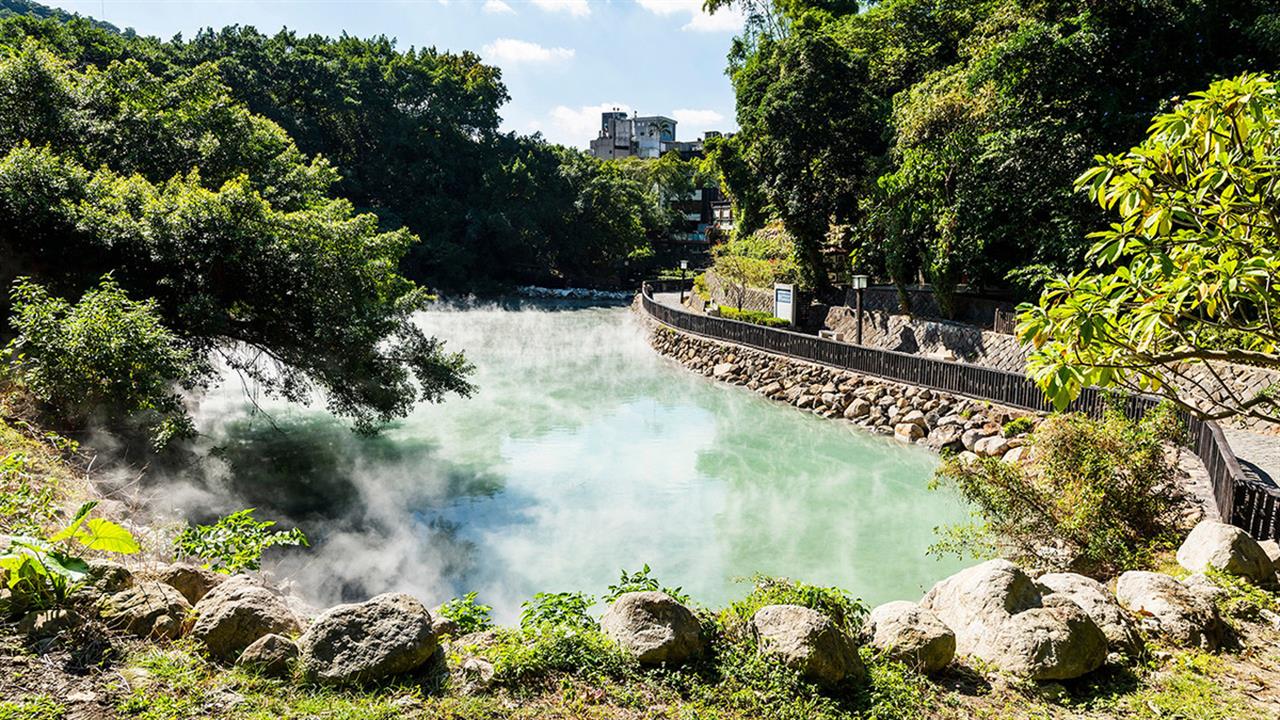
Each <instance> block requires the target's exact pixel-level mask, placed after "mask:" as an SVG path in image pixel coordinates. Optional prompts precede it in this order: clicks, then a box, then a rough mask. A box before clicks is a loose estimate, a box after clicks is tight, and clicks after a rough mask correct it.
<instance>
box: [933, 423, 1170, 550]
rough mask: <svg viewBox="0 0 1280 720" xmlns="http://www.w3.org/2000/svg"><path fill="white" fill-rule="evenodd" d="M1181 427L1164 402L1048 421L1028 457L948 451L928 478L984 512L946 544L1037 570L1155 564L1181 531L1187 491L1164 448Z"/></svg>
mask: <svg viewBox="0 0 1280 720" xmlns="http://www.w3.org/2000/svg"><path fill="white" fill-rule="evenodd" d="M1178 434H1179V428H1178V427H1177V423H1176V420H1175V417H1174V415H1173V413H1172V412H1171V411H1170V409H1169V408H1167V407H1166V408H1160V409H1158V410H1156V411H1154V412H1151V413H1148V414H1147V416H1146V418H1144V419H1143V420H1142V421H1141V422H1138V423H1135V422H1133V421H1131V420H1129V419H1127V418H1126V417H1124V415H1122V414H1120V413H1119V412H1118V411H1116V410H1114V409H1113V410H1109V411H1107V412H1106V413H1105V415H1104V417H1103V418H1102V419H1100V420H1091V419H1089V418H1087V417H1084V416H1082V415H1075V414H1071V415H1059V416H1055V417H1052V418H1050V419H1048V420H1046V421H1045V422H1043V423H1041V425H1040V426H1039V428H1037V430H1036V431H1035V433H1034V434H1033V435H1032V437H1031V441H1030V442H1031V443H1032V444H1033V446H1034V448H1035V452H1034V453H1033V459H1032V461H1031V462H1030V463H1025V464H1024V463H1006V462H1003V461H1001V460H999V459H998V458H985V459H982V460H978V461H974V462H965V461H964V460H962V459H960V458H959V457H950V458H948V459H946V460H944V461H943V463H942V465H941V467H939V469H938V471H937V473H936V475H935V477H934V480H933V482H932V483H931V484H932V485H933V486H934V487H937V486H941V485H945V486H950V487H954V488H955V489H957V490H958V491H959V492H960V494H961V495H962V496H964V497H965V499H967V500H968V501H969V502H970V503H972V505H973V506H974V508H975V510H976V513H977V515H976V523H975V524H973V525H971V526H969V527H968V528H964V527H961V528H952V533H951V537H950V543H949V544H950V547H949V548H943V549H949V550H951V551H955V552H959V553H961V554H971V555H978V556H981V555H983V554H987V553H989V552H990V550H991V549H992V548H997V549H998V550H1000V551H1002V552H1003V553H1005V554H1007V555H1008V556H1010V557H1011V558H1012V559H1014V560H1016V561H1019V562H1022V563H1025V564H1028V565H1031V566H1034V567H1037V568H1046V569H1071V570H1074V571H1076V572H1081V573H1085V574H1090V575H1104V574H1107V573H1109V572H1111V571H1117V570H1120V569H1126V568H1136V567H1143V566H1146V565H1149V564H1150V562H1151V557H1152V554H1153V552H1154V551H1155V550H1157V549H1158V548H1160V547H1162V546H1166V545H1169V544H1172V543H1173V542H1176V540H1177V538H1178V534H1179V524H1180V521H1181V509H1182V508H1183V505H1184V498H1183V496H1182V494H1181V493H1180V492H1179V491H1178V489H1177V488H1176V486H1175V484H1174V473H1175V468H1174V467H1173V466H1172V465H1171V464H1170V462H1169V459H1168V457H1166V454H1165V447H1164V443H1165V442H1166V441H1168V440H1171V439H1173V438H1175V437H1176V436H1177V435H1178ZM935 549H937V548H935Z"/></svg>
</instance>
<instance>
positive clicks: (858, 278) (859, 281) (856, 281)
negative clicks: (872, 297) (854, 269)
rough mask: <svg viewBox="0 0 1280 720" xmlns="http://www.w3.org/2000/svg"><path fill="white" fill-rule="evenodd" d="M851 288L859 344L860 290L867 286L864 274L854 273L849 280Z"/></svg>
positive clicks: (860, 335) (860, 321)
mask: <svg viewBox="0 0 1280 720" xmlns="http://www.w3.org/2000/svg"><path fill="white" fill-rule="evenodd" d="M851 287H852V288H853V295H854V298H855V300H854V303H855V307H856V308H857V311H858V340H857V343H858V344H859V345H861V344H862V291H863V290H865V289H866V288H867V276H866V275H854V276H853V278H852V282H851Z"/></svg>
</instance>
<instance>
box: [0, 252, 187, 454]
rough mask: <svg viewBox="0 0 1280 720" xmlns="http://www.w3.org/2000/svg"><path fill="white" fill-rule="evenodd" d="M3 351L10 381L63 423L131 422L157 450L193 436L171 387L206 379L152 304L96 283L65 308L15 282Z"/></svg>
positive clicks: (111, 284) (31, 285)
mask: <svg viewBox="0 0 1280 720" xmlns="http://www.w3.org/2000/svg"><path fill="white" fill-rule="evenodd" d="M12 299H13V306H12V316H11V317H10V323H11V324H12V325H13V328H14V330H15V331H16V332H17V335H16V337H15V338H14V339H13V340H12V341H10V343H9V345H8V347H7V348H6V351H5V354H6V355H7V357H8V359H9V362H10V367H11V369H12V371H13V374H14V376H15V378H16V379H17V380H18V381H19V382H20V383H21V384H22V385H24V386H25V387H26V388H27V389H28V390H30V391H31V393H32V394H34V395H35V396H36V397H37V398H39V399H40V400H41V401H43V402H45V403H46V404H48V405H49V406H50V408H52V409H53V410H54V412H55V413H56V414H58V415H59V416H61V417H62V418H63V419H65V420H67V421H70V422H72V423H75V424H83V423H85V422H86V421H88V420H89V419H91V418H93V417H96V416H98V415H102V414H105V416H106V418H105V419H107V420H108V421H111V422H120V421H123V420H131V421H137V422H139V423H140V425H141V426H142V427H144V428H146V429H147V431H148V432H149V434H151V436H152V439H153V441H154V442H155V443H156V444H157V445H163V444H165V443H167V442H168V441H169V440H170V439H173V438H176V437H186V436H190V435H191V434H193V433H194V432H195V429H194V427H193V426H192V424H191V419H190V418H189V417H188V416H187V413H186V410H185V408H184V407H183V404H182V399H181V397H180V396H179V395H178V394H177V393H175V392H174V386H175V385H176V384H185V385H188V386H190V385H191V384H192V383H193V382H194V380H195V378H196V377H198V376H199V375H200V374H202V373H203V372H206V371H207V367H206V366H203V365H201V364H200V363H198V362H197V361H196V359H195V357H194V355H193V354H192V352H191V351H190V350H189V349H188V348H187V347H185V346H184V345H183V343H182V342H181V341H180V340H179V338H178V337H177V336H176V335H174V334H173V333H172V332H170V331H169V330H168V328H166V327H165V326H164V325H163V324H162V323H161V322H160V316H159V312H158V310H157V308H156V305H155V303H154V302H153V301H151V300H147V301H143V302H138V301H134V300H131V299H129V297H128V296H127V295H126V294H125V292H124V291H123V290H122V289H121V288H120V286H119V285H117V284H116V282H115V281H114V280H112V279H111V276H110V275H106V276H103V278H102V281H101V283H100V284H99V286H98V287H97V288H96V289H92V290H89V291H88V292H86V293H85V294H84V296H83V297H81V298H80V300H79V302H77V303H76V304H75V305H71V304H70V303H68V302H67V301H66V300H63V299H61V298H56V297H53V296H51V295H49V293H48V292H47V291H46V290H45V289H44V288H43V287H41V286H40V285H37V284H35V283H33V282H30V281H29V280H19V281H18V282H17V283H16V284H15V285H14V289H13V293H12Z"/></svg>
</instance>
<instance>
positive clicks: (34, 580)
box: [0, 502, 139, 614]
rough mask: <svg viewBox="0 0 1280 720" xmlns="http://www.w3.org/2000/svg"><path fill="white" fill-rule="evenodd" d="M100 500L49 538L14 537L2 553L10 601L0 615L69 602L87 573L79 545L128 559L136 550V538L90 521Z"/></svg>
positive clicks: (0, 565)
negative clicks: (78, 553) (91, 514)
mask: <svg viewBox="0 0 1280 720" xmlns="http://www.w3.org/2000/svg"><path fill="white" fill-rule="evenodd" d="M95 507H97V503H96V502H88V503H85V504H84V505H81V506H80V509H79V510H78V511H77V512H76V514H75V516H74V517H73V518H72V519H71V522H70V523H68V524H67V526H66V527H65V528H63V529H62V530H60V531H58V532H56V533H54V534H53V535H50V536H48V537H44V538H40V537H30V536H19V537H14V538H12V539H11V541H10V545H9V548H8V549H7V550H5V551H4V552H3V553H2V554H0V570H2V571H4V573H5V577H6V578H7V582H6V585H7V587H8V588H9V592H10V597H9V598H7V599H5V600H4V606H3V607H0V611H3V612H5V613H8V614H16V613H18V612H24V611H29V610H44V609H48V608H52V607H58V606H61V605H63V604H65V603H66V602H67V600H68V599H69V598H70V597H71V594H72V593H74V592H75V591H76V590H77V589H79V588H80V586H81V585H83V584H84V581H85V577H86V576H87V575H88V572H89V566H88V564H87V563H85V561H84V558H82V557H80V556H79V555H76V554H74V552H73V551H74V550H75V547H76V546H77V545H78V546H79V547H81V548H85V549H88V550H98V551H101V552H109V553H117V554H122V555H130V554H133V553H136V552H138V549H139V548H138V542H137V541H136V540H134V538H133V534H132V533H130V532H129V531H128V530H126V529H124V528H122V527H120V526H119V525H117V524H115V523H113V522H111V521H110V520H104V519H102V518H90V517H89V513H91V512H93V509H94V508H95Z"/></svg>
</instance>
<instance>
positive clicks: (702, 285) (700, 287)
mask: <svg viewBox="0 0 1280 720" xmlns="http://www.w3.org/2000/svg"><path fill="white" fill-rule="evenodd" d="M693 292H694V294H695V295H697V296H698V297H700V298H702V300H703V302H706V301H708V300H710V299H711V288H710V287H708V286H707V274H706V273H698V274H697V275H695V276H694V278H693Z"/></svg>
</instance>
